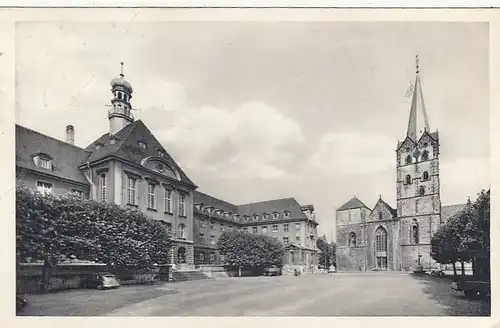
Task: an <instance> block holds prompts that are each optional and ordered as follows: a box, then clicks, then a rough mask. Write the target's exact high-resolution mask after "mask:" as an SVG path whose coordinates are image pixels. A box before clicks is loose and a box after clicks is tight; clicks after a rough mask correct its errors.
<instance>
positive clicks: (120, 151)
mask: <svg viewBox="0 0 500 328" xmlns="http://www.w3.org/2000/svg"><path fill="white" fill-rule="evenodd" d="M113 137H114V138H115V139H116V140H115V141H114V142H112V140H111V137H110V135H109V133H106V134H104V135H102V136H101V137H100V138H99V139H97V140H96V141H95V142H93V143H92V144H90V145H89V146H87V148H85V150H87V151H89V152H90V151H91V152H92V154H91V155H90V156H89V158H88V159H87V161H88V162H93V161H96V160H99V159H103V158H105V157H108V156H116V157H118V158H120V159H123V160H126V161H129V162H132V163H134V164H138V165H141V161H142V160H143V159H144V158H146V157H149V156H158V150H161V151H162V152H163V154H164V157H163V159H164V160H165V161H166V162H167V163H168V164H170V165H171V166H172V167H173V168H174V169H175V170H176V171H177V172H179V175H180V178H181V181H183V182H185V183H188V184H190V185H192V186H195V184H194V183H193V182H192V181H191V179H189V178H188V176H187V175H186V174H185V173H184V172H183V171H182V169H181V168H180V167H179V165H177V163H176V162H175V161H174V159H173V158H172V157H171V156H170V155H169V154H168V152H167V151H166V150H165V149H164V148H163V146H162V145H161V143H160V142H159V141H158V140H157V139H156V138H155V136H154V135H153V134H152V133H151V131H150V130H149V129H148V128H147V127H146V125H145V124H144V123H143V122H142V121H141V120H137V121H135V122H132V123H130V124H129V125H127V126H126V127H124V128H123V129H122V130H120V131H119V132H118V133H117V134H116V135H114V136H113ZM139 142H144V143H146V145H147V147H146V149H141V148H140V146H139ZM96 144H100V145H101V146H100V147H99V148H96Z"/></svg>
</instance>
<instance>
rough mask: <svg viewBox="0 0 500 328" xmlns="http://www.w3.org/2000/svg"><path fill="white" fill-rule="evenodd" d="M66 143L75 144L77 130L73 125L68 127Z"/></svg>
mask: <svg viewBox="0 0 500 328" xmlns="http://www.w3.org/2000/svg"><path fill="white" fill-rule="evenodd" d="M66 142H67V143H69V144H72V145H74V144H75V128H74V127H73V125H68V126H66Z"/></svg>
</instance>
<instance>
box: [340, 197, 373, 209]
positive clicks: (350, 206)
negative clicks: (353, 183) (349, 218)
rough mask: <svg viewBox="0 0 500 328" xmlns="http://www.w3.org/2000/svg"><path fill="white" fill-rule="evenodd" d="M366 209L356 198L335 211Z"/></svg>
mask: <svg viewBox="0 0 500 328" xmlns="http://www.w3.org/2000/svg"><path fill="white" fill-rule="evenodd" d="M362 207H365V208H368V206H366V205H365V204H363V202H362V201H360V200H359V199H358V198H357V197H353V198H351V199H350V200H349V201H348V202H347V203H345V204H343V205H342V206H340V207H339V208H338V209H337V211H345V210H352V209H355V208H362Z"/></svg>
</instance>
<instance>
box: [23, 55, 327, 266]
mask: <svg viewBox="0 0 500 328" xmlns="http://www.w3.org/2000/svg"><path fill="white" fill-rule="evenodd" d="M122 65H123V64H122ZM111 93H112V99H111V105H110V109H109V110H108V120H109V132H107V133H105V134H103V135H102V136H100V137H99V138H98V139H97V140H95V141H94V142H93V143H91V144H90V145H88V146H87V147H86V148H80V147H77V146H76V145H74V141H75V130H74V127H73V126H71V125H68V126H67V127H66V140H65V141H61V140H57V139H55V138H52V137H50V136H47V135H43V134H41V133H39V132H36V131H33V130H30V129H28V128H25V127H22V126H19V125H16V184H17V185H18V186H21V185H22V186H26V187H28V188H31V189H36V190H39V191H40V192H44V193H55V194H61V195H64V194H68V193H76V194H78V195H80V196H82V197H85V198H90V199H93V200H96V201H100V202H113V203H116V204H118V205H121V206H131V207H136V208H139V209H141V210H142V211H143V212H144V213H146V214H147V215H148V216H150V217H152V218H154V219H156V220H159V221H161V222H163V223H164V225H165V229H167V230H168V231H169V232H170V234H171V236H172V239H173V241H174V243H173V247H171V249H170V260H171V263H176V264H177V268H178V269H180V270H182V269H192V268H194V266H195V264H221V263H223V259H221V258H220V256H219V254H218V252H217V249H216V244H217V239H218V238H219V236H220V234H221V233H222V232H223V231H227V230H231V229H241V230H244V231H249V232H252V233H262V234H269V235H272V236H274V237H276V238H278V239H280V240H281V241H283V243H284V244H285V245H286V246H287V245H288V244H292V243H293V244H294V245H295V247H296V248H297V249H298V250H299V252H300V254H306V255H304V256H305V258H304V259H307V260H308V262H307V263H312V261H313V260H314V258H315V254H316V251H317V249H316V244H315V239H316V237H317V232H316V227H317V225H318V224H317V222H316V220H315V218H314V207H313V206H312V205H308V206H305V207H301V206H300V205H299V204H298V203H297V201H296V200H295V199H293V198H287V199H282V200H272V201H267V202H261V203H252V204H245V205H238V206H236V205H233V204H230V203H228V202H225V201H222V200H219V199H216V198H214V197H211V196H209V195H206V194H203V193H200V192H198V191H197V190H196V189H197V188H198V187H197V186H196V185H195V184H194V183H193V182H192V181H191V180H190V179H189V178H188V177H187V175H186V174H185V173H184V172H183V170H182V169H181V168H180V167H179V166H178V165H177V163H176V162H175V161H174V160H173V158H172V157H171V156H170V155H169V154H168V152H167V151H166V150H165V149H164V147H163V146H162V145H161V143H160V142H159V141H158V140H157V139H156V138H155V136H154V135H153V134H152V133H151V131H150V130H149V129H148V128H147V127H146V125H145V124H144V123H143V122H142V121H141V120H135V119H134V117H133V115H132V104H131V99H132V96H133V89H132V86H131V84H130V83H129V82H128V81H126V80H125V78H124V75H123V70H122V73H121V74H120V75H119V76H118V77H116V78H114V79H113V80H112V81H111ZM285 226H286V227H288V228H285ZM285 229H287V230H285ZM301 256H302V255H301ZM287 259H288V255H287ZM301 259H302V258H301ZM297 262H299V261H297ZM304 263H306V261H305V262H304Z"/></svg>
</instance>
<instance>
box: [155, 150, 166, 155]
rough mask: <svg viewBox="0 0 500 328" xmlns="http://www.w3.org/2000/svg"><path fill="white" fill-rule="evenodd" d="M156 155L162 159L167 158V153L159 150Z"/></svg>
mask: <svg viewBox="0 0 500 328" xmlns="http://www.w3.org/2000/svg"><path fill="white" fill-rule="evenodd" d="M156 154H157V155H158V156H160V157H165V152H164V151H163V150H161V149H158V150H157V151H156Z"/></svg>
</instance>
